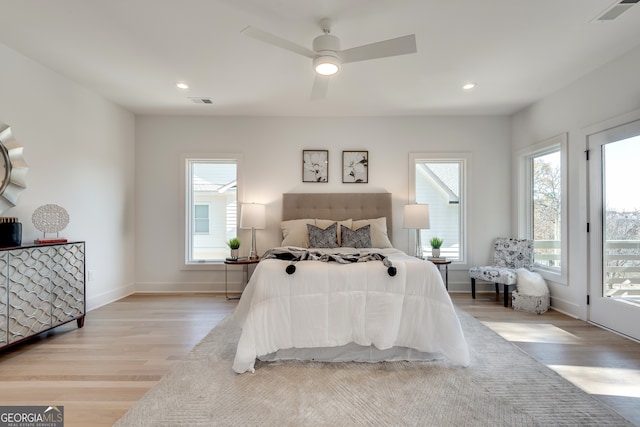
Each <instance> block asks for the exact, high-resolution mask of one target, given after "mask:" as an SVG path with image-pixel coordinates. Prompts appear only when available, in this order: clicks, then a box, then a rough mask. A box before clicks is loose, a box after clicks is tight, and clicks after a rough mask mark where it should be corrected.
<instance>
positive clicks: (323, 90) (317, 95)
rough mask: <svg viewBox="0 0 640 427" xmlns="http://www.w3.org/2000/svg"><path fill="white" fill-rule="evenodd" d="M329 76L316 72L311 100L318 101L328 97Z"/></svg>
mask: <svg viewBox="0 0 640 427" xmlns="http://www.w3.org/2000/svg"><path fill="white" fill-rule="evenodd" d="M329 79H330V77H329V76H322V75H320V74H316V77H315V79H314V80H313V88H312V89H311V100H312V101H317V100H319V99H324V98H326V97H327V90H328V89H329Z"/></svg>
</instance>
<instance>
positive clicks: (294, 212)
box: [282, 193, 393, 240]
mask: <svg viewBox="0 0 640 427" xmlns="http://www.w3.org/2000/svg"><path fill="white" fill-rule="evenodd" d="M391 212H392V209H391V193H284V194H283V195H282V220H283V221H289V220H292V219H305V218H319V219H333V220H336V221H340V220H344V219H349V218H352V219H354V220H358V219H374V218H381V217H386V218H387V234H388V235H389V240H391V239H392V230H393V221H392V219H393V218H392V216H391Z"/></svg>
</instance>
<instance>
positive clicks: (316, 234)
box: [307, 222, 338, 248]
mask: <svg viewBox="0 0 640 427" xmlns="http://www.w3.org/2000/svg"><path fill="white" fill-rule="evenodd" d="M307 231H308V232H309V247H310V248H337V247H338V223H337V222H334V223H333V224H331V225H330V226H329V227H327V228H325V229H324V230H323V229H322V228H320V227H316V226H315V225H311V224H307Z"/></svg>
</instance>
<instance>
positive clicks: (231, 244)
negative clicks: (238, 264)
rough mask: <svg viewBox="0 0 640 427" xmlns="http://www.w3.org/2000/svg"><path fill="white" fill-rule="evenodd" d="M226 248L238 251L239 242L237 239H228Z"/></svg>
mask: <svg viewBox="0 0 640 427" xmlns="http://www.w3.org/2000/svg"><path fill="white" fill-rule="evenodd" d="M227 246H229V248H230V249H238V248H239V247H240V240H239V239H238V238H237V237H234V238H232V239H229V241H228V242H227Z"/></svg>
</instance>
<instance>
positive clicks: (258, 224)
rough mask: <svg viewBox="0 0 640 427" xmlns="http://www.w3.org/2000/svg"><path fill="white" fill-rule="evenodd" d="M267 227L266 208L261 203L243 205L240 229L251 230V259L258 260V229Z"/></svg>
mask: <svg viewBox="0 0 640 427" xmlns="http://www.w3.org/2000/svg"><path fill="white" fill-rule="evenodd" d="M264 227H265V207H264V205H261V204H259V203H243V204H242V208H241V210H240V228H250V229H251V252H249V259H257V258H258V251H257V250H256V229H261V228H264Z"/></svg>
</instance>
